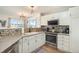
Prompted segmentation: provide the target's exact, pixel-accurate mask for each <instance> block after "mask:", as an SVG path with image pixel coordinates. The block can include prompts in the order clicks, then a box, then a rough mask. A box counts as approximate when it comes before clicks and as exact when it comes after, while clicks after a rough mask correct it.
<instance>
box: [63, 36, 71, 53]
mask: <svg viewBox="0 0 79 59" xmlns="http://www.w3.org/2000/svg"><path fill="white" fill-rule="evenodd" d="M63 50H64V51H66V52H70V39H69V36H66V35H64V36H63Z"/></svg>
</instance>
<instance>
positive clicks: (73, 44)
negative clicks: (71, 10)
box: [70, 18, 79, 52]
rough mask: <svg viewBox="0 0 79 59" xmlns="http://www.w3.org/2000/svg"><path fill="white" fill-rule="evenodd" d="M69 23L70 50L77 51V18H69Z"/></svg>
mask: <svg viewBox="0 0 79 59" xmlns="http://www.w3.org/2000/svg"><path fill="white" fill-rule="evenodd" d="M71 20H72V21H71V25H70V51H71V52H79V27H78V25H79V18H75V19H73V18H71Z"/></svg>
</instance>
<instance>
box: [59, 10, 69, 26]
mask: <svg viewBox="0 0 79 59" xmlns="http://www.w3.org/2000/svg"><path fill="white" fill-rule="evenodd" d="M69 16H70V15H69V12H68V11H65V12H61V13H60V17H59V25H69V24H70V17H69Z"/></svg>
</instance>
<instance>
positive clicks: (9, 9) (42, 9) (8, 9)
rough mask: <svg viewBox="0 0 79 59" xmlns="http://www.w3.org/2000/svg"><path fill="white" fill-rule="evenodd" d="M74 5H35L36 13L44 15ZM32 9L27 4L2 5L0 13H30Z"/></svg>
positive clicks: (12, 14)
mask: <svg viewBox="0 0 79 59" xmlns="http://www.w3.org/2000/svg"><path fill="white" fill-rule="evenodd" d="M71 7H73V6H36V7H34V12H35V13H41V14H42V15H46V14H50V13H57V12H62V11H65V10H68V9H69V8H71ZM30 11H31V9H30V8H29V7H27V6H0V15H11V16H14V15H18V13H21V12H24V13H29V12H30Z"/></svg>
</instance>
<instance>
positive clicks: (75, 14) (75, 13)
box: [69, 7, 79, 18]
mask: <svg viewBox="0 0 79 59" xmlns="http://www.w3.org/2000/svg"><path fill="white" fill-rule="evenodd" d="M69 13H70V16H71V17H72V18H79V7H73V8H70V9H69Z"/></svg>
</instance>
